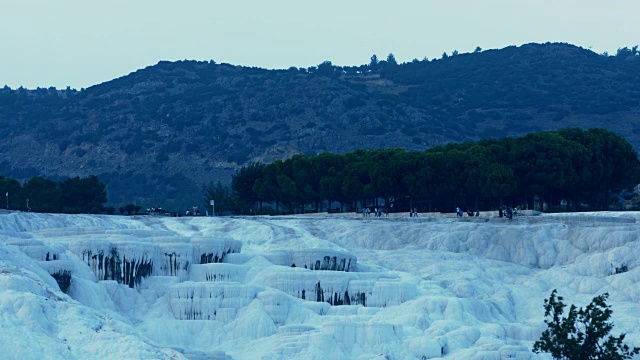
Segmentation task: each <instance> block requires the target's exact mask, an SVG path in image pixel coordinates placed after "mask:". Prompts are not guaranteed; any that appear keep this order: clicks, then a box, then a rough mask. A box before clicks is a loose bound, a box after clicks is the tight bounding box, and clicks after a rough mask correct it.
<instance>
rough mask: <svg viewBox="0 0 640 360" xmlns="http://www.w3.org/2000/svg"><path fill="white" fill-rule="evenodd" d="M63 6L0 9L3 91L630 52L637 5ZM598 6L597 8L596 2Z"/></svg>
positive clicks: (541, 0) (38, 3)
mask: <svg viewBox="0 0 640 360" xmlns="http://www.w3.org/2000/svg"><path fill="white" fill-rule="evenodd" d="M64 4H65V5H64V6H62V5H60V4H58V3H49V2H46V1H44V0H35V1H25V2H16V3H10V4H6V5H5V6H4V9H3V12H2V13H1V14H0V33H1V34H2V36H0V48H2V49H3V50H4V51H3V55H4V56H2V57H0V86H4V85H5V84H6V85H8V86H10V87H12V88H17V87H20V86H24V87H26V88H36V87H49V86H55V87H57V88H65V87H66V86H71V87H72V88H77V89H80V88H82V87H89V86H92V85H96V84H99V83H102V82H105V81H109V80H112V79H114V78H117V77H121V76H124V75H127V74H129V73H131V72H134V71H136V70H138V69H141V68H144V67H146V66H149V65H153V64H156V63H158V61H162V60H168V61H176V60H184V59H188V60H210V59H213V60H215V61H216V62H218V63H222V62H224V63H230V64H234V65H243V66H256V67H262V68H267V69H286V68H288V67H290V66H296V67H309V66H314V65H318V64H320V63H321V62H323V61H325V60H329V61H331V62H333V63H334V64H336V65H359V64H364V63H367V62H368V61H369V58H370V57H371V55H372V54H377V55H378V57H379V58H381V59H383V58H385V57H386V55H387V54H388V53H393V54H394V55H395V57H396V59H397V60H398V61H399V62H405V61H411V60H412V59H413V58H418V59H422V58H424V57H425V56H426V57H427V58H429V59H433V58H439V57H440V56H441V55H442V53H443V52H445V51H446V52H447V53H449V54H450V53H451V52H452V51H453V50H458V51H459V52H460V53H465V52H471V51H473V49H474V48H475V47H476V46H480V47H482V48H483V49H485V50H486V49H498V48H503V47H506V46H510V45H516V46H520V45H523V44H526V43H532V42H536V43H545V42H564V43H569V44H573V45H576V46H580V47H583V48H587V49H592V50H593V51H594V52H597V53H602V52H604V51H608V52H609V53H615V51H616V49H617V48H619V47H624V46H629V47H631V46H633V45H636V44H637V43H638V41H639V40H638V39H640V36H639V35H640V29H638V27H637V26H635V24H634V22H633V21H625V18H626V17H628V16H629V14H634V13H637V12H638V10H640V3H634V2H630V1H612V2H609V3H607V5H606V7H605V6H602V5H599V4H600V3H596V2H595V1H576V0H567V1H562V2H557V1H553V0H522V1H518V2H514V1H511V0H495V1H490V2H488V3H476V2H474V1H472V0H458V1H452V2H447V3H446V4H445V3H440V2H436V1H418V0H405V1H399V2H397V3H395V4H394V6H389V4H388V3H384V2H380V1H351V2H349V3H346V4H345V3H341V2H339V1H335V0H330V1H326V2H323V3H318V4H314V5H308V4H299V3H297V2H295V1H292V0H285V1H275V2H269V3H264V2H257V1H244V2H237V3H229V4H227V3H224V4H217V3H212V2H208V1H204V0H196V1H191V2H188V3H187V4H184V3H180V4H178V3H173V2H169V1H165V0H161V1H154V2H150V1H139V2H135V3H130V2H126V1H123V0H115V1H111V2H109V3H85V2H82V1H79V0H71V1H67V2H65V3H64ZM598 5H599V6H598Z"/></svg>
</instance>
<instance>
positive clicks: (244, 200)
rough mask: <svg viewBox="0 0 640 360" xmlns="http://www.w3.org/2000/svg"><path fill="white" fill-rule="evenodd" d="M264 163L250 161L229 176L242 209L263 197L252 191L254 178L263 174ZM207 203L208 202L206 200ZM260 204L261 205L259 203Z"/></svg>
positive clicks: (249, 206)
mask: <svg viewBox="0 0 640 360" xmlns="http://www.w3.org/2000/svg"><path fill="white" fill-rule="evenodd" d="M264 167H265V166H264V165H263V164H261V163H258V162H251V163H249V164H247V165H245V166H243V167H241V168H240V170H238V172H237V173H235V174H234V175H233V176H232V177H231V189H232V190H233V194H234V196H235V197H236V198H237V200H238V201H239V202H240V203H239V205H240V207H241V208H242V209H247V208H251V207H253V206H254V204H255V203H256V202H261V201H262V200H263V199H262V198H261V197H260V196H258V193H257V192H256V191H254V186H255V183H256V180H257V179H259V178H261V177H262V175H263V169H264ZM207 203H208V202H207ZM261 206H262V205H261Z"/></svg>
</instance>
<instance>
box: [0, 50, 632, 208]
mask: <svg viewBox="0 0 640 360" xmlns="http://www.w3.org/2000/svg"><path fill="white" fill-rule="evenodd" d="M478 50H479V49H478ZM0 82H1V79H0ZM639 83H640V56H638V52H637V48H635V47H634V48H633V49H626V48H624V49H621V50H620V51H618V54H616V55H615V56H605V55H599V54H595V53H593V52H591V51H589V50H585V49H582V48H579V47H575V46H572V45H567V44H529V45H523V46H521V47H508V48H505V49H500V50H488V51H477V52H474V53H469V54H455V55H447V56H446V57H444V56H443V57H442V58H441V59H437V60H435V59H434V60H431V61H429V60H426V59H425V60H414V61H413V62H410V63H406V64H397V63H396V62H395V60H394V58H393V56H390V57H388V59H387V60H384V61H379V62H377V61H375V59H373V61H369V60H367V64H365V65H361V66H352V67H338V66H334V65H332V64H331V63H330V62H324V63H322V64H320V65H319V66H317V67H311V68H308V69H298V68H293V67H292V68H290V69H287V70H265V69H259V68H247V67H240V66H233V65H229V64H216V63H215V62H196V61H181V62H174V63H170V62H160V63H158V64H157V65H154V66H150V67H148V68H145V69H142V70H138V71H136V72H134V73H131V74H129V75H127V76H124V77H121V78H118V79H115V80H112V81H109V82H106V83H103V84H99V85H96V86H92V87H90V88H88V89H83V90H81V91H75V90H73V89H66V90H59V89H54V88H39V89H36V90H27V89H9V88H8V87H5V88H4V89H0V135H1V136H0V152H1V153H2V159H1V160H0V175H4V176H8V177H12V178H18V179H21V180H23V181H24V180H27V179H29V178H31V177H33V176H36V175H41V176H46V177H49V178H54V179H55V178H63V177H67V176H72V177H73V176H87V175H91V174H94V175H97V176H98V177H99V178H100V180H101V181H103V182H104V183H105V184H106V186H107V193H108V194H109V199H108V201H109V203H111V204H114V205H118V204H124V203H132V202H134V203H139V204H142V205H143V206H145V205H146V206H151V205H154V206H156V205H160V206H163V207H165V208H166V207H171V206H184V205H187V204H191V203H195V202H200V201H202V189H203V185H204V184H208V183H210V182H213V181H217V180H222V181H223V182H229V180H230V176H231V174H233V173H234V172H235V171H236V170H237V169H239V167H240V166H242V165H243V164H246V163H248V162H250V161H261V162H265V163H270V162H273V161H275V160H281V159H285V158H288V157H290V156H292V155H295V154H298V153H302V154H307V155H314V154H318V153H322V152H332V153H345V152H349V151H354V150H356V149H361V148H362V149H374V148H398V147H399V148H404V149H407V150H424V149H425V148H427V147H431V146H434V145H443V144H446V143H450V142H461V141H465V140H478V139H483V138H488V137H503V136H515V135H522V134H525V133H528V132H532V131H539V130H557V129H561V128H566V127H580V128H592V127H600V128H606V129H609V130H612V131H614V132H616V133H618V134H620V135H622V136H623V137H625V139H626V140H628V141H629V142H630V143H631V144H632V146H633V147H634V148H635V149H636V150H637V149H639V148H640V137H639V136H638V135H639V134H640V86H639V85H638V84H639Z"/></svg>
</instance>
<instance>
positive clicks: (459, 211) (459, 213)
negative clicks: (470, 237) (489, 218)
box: [456, 207, 480, 217]
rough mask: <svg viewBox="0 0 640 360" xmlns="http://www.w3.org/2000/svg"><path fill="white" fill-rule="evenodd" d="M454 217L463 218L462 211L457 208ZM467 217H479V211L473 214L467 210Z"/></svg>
mask: <svg viewBox="0 0 640 360" xmlns="http://www.w3.org/2000/svg"><path fill="white" fill-rule="evenodd" d="M456 215H458V216H459V217H463V216H464V211H462V209H460V208H459V207H457V208H456ZM467 216H480V211H478V210H476V211H475V212H473V210H467Z"/></svg>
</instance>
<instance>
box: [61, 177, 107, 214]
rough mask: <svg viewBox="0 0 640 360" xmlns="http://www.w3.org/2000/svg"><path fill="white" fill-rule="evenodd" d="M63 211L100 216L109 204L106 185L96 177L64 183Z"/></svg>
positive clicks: (70, 179) (70, 180)
mask: <svg viewBox="0 0 640 360" xmlns="http://www.w3.org/2000/svg"><path fill="white" fill-rule="evenodd" d="M61 188H62V210H63V211H64V212H65V213H70V214H79V213H89V214H99V213H100V212H102V208H103V206H104V203H105V202H107V192H106V191H105V186H104V184H103V183H102V182H101V181H100V180H99V179H98V178H97V177H96V176H94V175H90V176H87V177H86V178H80V177H78V176H76V177H74V178H69V179H67V180H65V181H64V182H62V184H61Z"/></svg>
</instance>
